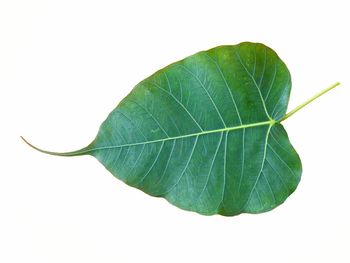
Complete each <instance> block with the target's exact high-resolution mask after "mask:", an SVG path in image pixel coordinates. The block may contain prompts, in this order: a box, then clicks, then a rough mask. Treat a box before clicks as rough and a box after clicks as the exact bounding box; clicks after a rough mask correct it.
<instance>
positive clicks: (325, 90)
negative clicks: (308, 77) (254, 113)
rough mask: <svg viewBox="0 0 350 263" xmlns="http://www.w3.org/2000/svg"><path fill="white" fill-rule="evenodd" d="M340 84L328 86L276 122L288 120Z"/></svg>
mask: <svg viewBox="0 0 350 263" xmlns="http://www.w3.org/2000/svg"><path fill="white" fill-rule="evenodd" d="M339 85H340V83H339V82H336V83H334V84H333V85H332V86H329V87H328V88H326V89H324V90H322V91H321V92H319V93H317V94H316V95H315V96H313V97H311V98H310V99H308V100H307V101H305V102H304V103H302V104H300V105H299V106H298V107H296V108H295V109H293V110H291V111H290V112H288V113H287V114H286V115H284V116H283V118H282V119H280V120H279V121H278V122H282V121H284V120H286V119H288V118H289V117H290V116H292V115H293V114H294V113H296V112H297V111H299V110H300V109H302V108H304V107H305V106H306V105H308V104H309V103H310V102H312V101H314V100H315V99H317V98H318V97H320V96H322V95H323V94H325V93H326V92H328V91H330V90H332V89H334V88H335V87H337V86H339Z"/></svg>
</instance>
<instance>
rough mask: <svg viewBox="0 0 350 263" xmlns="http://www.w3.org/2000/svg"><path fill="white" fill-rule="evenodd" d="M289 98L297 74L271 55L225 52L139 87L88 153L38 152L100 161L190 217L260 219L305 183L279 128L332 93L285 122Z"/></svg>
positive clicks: (242, 47) (258, 48)
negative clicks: (246, 216)
mask: <svg viewBox="0 0 350 263" xmlns="http://www.w3.org/2000/svg"><path fill="white" fill-rule="evenodd" d="M338 84H339V83H337V84H335V85H333V86H334V87H335V86H336V85H338ZM333 86H332V87H330V88H328V89H327V90H326V91H328V90H330V89H331V88H333ZM290 90H291V78H290V74H289V71H288V69H287V67H286V65H285V64H284V63H283V61H282V60H281V59H280V58H279V57H278V56H277V54H276V53H275V52H274V51H273V50H272V49H270V48H268V47H266V46H265V45H263V44H257V43H248V42H245V43H241V44H238V45H234V46H219V47H216V48H213V49H210V50H208V51H202V52H199V53H197V54H195V55H192V56H190V57H187V58H185V59H184V60H181V61H178V62H176V63H173V64H171V65H169V66H167V67H165V68H164V69H162V70H160V71H157V72H156V73H154V74H153V75H152V76H150V77H148V78H147V79H145V80H143V81H141V82H140V83H139V84H138V85H136V87H134V89H133V90H132V91H131V92H130V94H129V95H128V96H126V97H125V98H124V99H123V100H122V101H121V102H120V103H119V105H118V106H117V107H116V108H115V109H114V110H113V111H112V112H111V113H110V115H109V116H108V118H107V119H106V120H105V121H104V122H103V123H102V125H101V127H100V130H99V132H98V135H97V137H96V138H95V140H94V141H93V142H92V143H91V144H90V145H89V146H87V147H86V148H83V149H81V150H79V151H75V152H69V153H54V152H48V151H43V150H40V149H38V148H36V149H38V150H40V151H43V152H45V153H49V154H54V155H61V156H75V155H85V154H89V155H92V156H94V157H96V158H97V159H98V160H99V161H100V162H101V163H102V164H103V165H104V166H105V167H106V168H107V169H108V170H109V171H110V172H111V173H112V174H113V175H114V176H115V177H117V178H118V179H120V180H122V181H124V182H125V183H127V184H128V185H130V186H133V187H136V188H138V189H140V190H142V191H144V192H146V193H147V194H150V195H152V196H158V197H164V198H166V199H167V200H168V201H169V202H170V203H172V204H174V205H175V206H177V207H180V208H182V209H185V210H190V211H195V212H198V213H200V214H204V215H212V214H221V215H225V216H233V215H238V214H240V213H261V212H265V211H269V210H271V209H273V208H275V207H276V206H278V205H280V204H281V203H283V202H284V201H285V200H286V198H287V197H288V196H289V195H290V194H291V193H292V192H293V191H294V190H295V189H296V187H297V185H298V183H299V181H300V177H301V170H302V168H301V161H300V158H299V156H298V154H297V152H296V151H295V150H294V148H293V146H292V145H291V143H290V141H289V139H288V135H287V133H286V131H285V130H284V128H283V126H282V125H281V124H280V122H281V121H282V120H284V119H286V118H288V117H289V116H290V115H292V114H294V113H295V112H296V111H298V110H299V109H300V108H302V107H304V106H305V105H306V104H308V103H309V102H311V101H312V100H313V99H315V98H316V97H318V96H320V95H322V94H323V93H325V92H326V91H323V93H322V94H318V95H316V96H315V97H314V98H312V99H311V100H309V101H308V102H306V103H304V104H303V105H301V106H300V108H299V109H296V110H295V111H294V112H291V113H290V114H289V115H288V114H287V115H286V110H287V105H288V100H289V94H290ZM33 147H34V146H33Z"/></svg>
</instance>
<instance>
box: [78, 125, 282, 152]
mask: <svg viewBox="0 0 350 263" xmlns="http://www.w3.org/2000/svg"><path fill="white" fill-rule="evenodd" d="M275 123H276V121H275V120H270V121H263V122H256V123H250V124H243V125H239V126H234V127H226V128H222V129H215V130H209V131H201V132H197V133H190V134H186V135H180V136H174V137H167V138H162V139H157V140H152V141H146V142H137V143H130V144H122V145H112V146H102V147H96V148H85V149H82V150H81V151H79V154H83V153H88V152H92V151H97V150H108V149H114V148H122V147H128V146H137V145H145V144H151V143H157V142H164V141H171V140H177V139H183V138H189V137H196V136H201V135H206V134H211V133H218V132H229V131H234V130H240V129H246V128H252V127H257V126H266V125H269V126H273V125H274V124H275ZM75 153H78V152H75Z"/></svg>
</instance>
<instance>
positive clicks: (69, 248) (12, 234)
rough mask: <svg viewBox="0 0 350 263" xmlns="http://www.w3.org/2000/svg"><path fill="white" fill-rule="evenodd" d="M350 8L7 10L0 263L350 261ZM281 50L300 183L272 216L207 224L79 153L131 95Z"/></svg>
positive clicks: (54, 5)
mask: <svg viewBox="0 0 350 263" xmlns="http://www.w3.org/2000/svg"><path fill="white" fill-rule="evenodd" d="M347 2H348V1H336V0H332V1H300V3H299V2H298V1H244V0H240V1H219V0H215V1H179V0H178V1H172V2H170V1H152V0H148V1H130V0H128V1H119V2H118V1H88V0H84V1H83V0H81V1H79V0H61V1H48V0H47V1H45V0H30V1H27V0H26V1H25V0H23V1H16V0H8V1H7V0H2V1H1V4H0V92H1V94H0V100H1V103H0V116H1V120H0V121H1V122H0V123H1V129H0V134H1V136H0V143H1V151H0V154H1V158H0V262H4V263H12V262H16V263H17V262H35V263H41V262H50V263H56V262H65V263H70V262H84V263H88V262H239V263H244V262H270V263H273V262H350V212H349V211H350V191H349V183H350V173H349V166H350V158H349V157H350V154H349V149H350V143H349V134H350V129H349V112H350V110H349V107H350V105H349V95H350V89H349V85H350V82H349V81H350V77H349V76H350V68H349V60H350V55H349V47H350V40H349V25H350V18H349V17H350V16H349V8H348V7H347ZM242 41H253V42H262V43H265V44H266V45H268V46H270V47H272V48H273V49H274V50H275V51H276V52H277V53H278V54H279V55H280V57H281V58H282V59H283V60H284V61H285V63H286V64H287V66H288V67H289V70H290V72H291V74H292V80H293V89H292V93H291V99H290V104H289V106H290V107H289V109H291V108H294V107H295V106H297V105H298V104H299V103H301V102H303V101H304V100H306V99H308V98H309V97H311V96H312V95H314V94H315V93H317V92H318V91H320V90H321V89H323V88H326V87H327V86H329V85H330V84H332V83H334V82H336V81H340V82H341V83H342V85H341V86H340V87H337V88H336V89H335V90H333V91H331V92H330V93H328V94H327V95H324V96H323V97H322V98H320V99H319V100H317V101H315V102H313V103H312V105H311V104H310V105H309V106H307V107H306V108H304V109H303V110H302V111H300V112H298V113H297V114H296V115H294V116H293V117H292V118H290V119H288V120H287V121H286V122H285V123H284V125H285V127H286V129H287V131H288V133H289V136H290V139H291V141H292V143H293V145H294V146H295V148H296V149H297V151H298V153H299V154H300V156H301V159H302V162H303V176H302V181H301V183H300V185H299V187H298V189H297V190H296V192H295V193H294V194H292V195H291V196H290V198H289V199H288V200H287V201H286V202H285V203H284V204H283V205H282V206H280V207H278V208H277V209H275V210H273V211H271V212H268V213H265V214H260V215H247V214H245V215H240V216H237V217H221V216H211V217H206V216H200V215H197V214H195V213H191V212H186V211H182V210H180V209H178V208H176V207H174V206H171V205H170V204H168V203H167V202H166V201H165V200H163V199H157V198H153V197H150V196H148V195H146V194H144V193H142V192H141V191H139V190H136V189H133V188H130V187H128V186H126V185H125V184H124V183H122V182H121V181H119V180H117V179H115V178H114V177H113V176H112V175H111V174H110V173H109V172H107V171H106V170H105V169H104V167H103V166H102V165H101V164H100V163H98V162H97V161H96V160H95V159H94V158H92V157H88V156H84V157H75V158H60V157H53V156H48V155H44V154H41V153H39V152H36V151H34V150H32V149H30V148H29V147H28V146H26V145H25V144H24V143H23V142H22V141H21V140H20V138H19V136H20V135H23V136H24V137H26V138H27V139H28V140H30V141H31V142H32V143H33V144H35V145H37V146H40V147H42V148H45V149H49V150H56V151H66V150H67V151H68V150H75V149H78V148H81V147H83V146H85V145H87V144H88V143H90V141H91V140H92V139H93V138H94V136H95V135H96V133H97V130H98V127H99V125H100V123H101V122H102V121H103V120H104V119H105V118H106V117H107V115H108V113H109V112H110V111H111V110H112V109H113V108H114V107H115V106H116V105H117V103H118V102H119V101H120V100H121V99H122V98H123V97H124V96H125V95H126V94H127V93H128V92H129V91H130V90H131V88H132V87H133V86H134V85H135V84H137V83H138V82H139V81H141V80H142V79H144V78H146V77H147V76H149V75H150V74H152V73H153V72H154V71H156V70H158V69H160V68H162V67H164V66H166V65H167V64H169V63H172V62H174V61H176V60H179V59H182V58H184V57H186V56H188V55H191V54H193V53H195V52H198V51H200V50H204V49H208V48H211V47H214V46H217V45H222V44H237V43H239V42H242Z"/></svg>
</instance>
